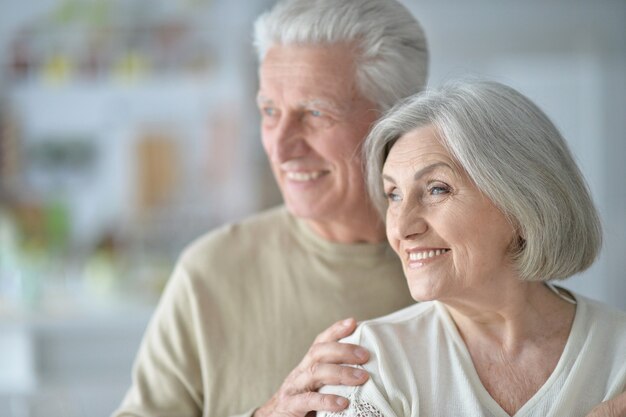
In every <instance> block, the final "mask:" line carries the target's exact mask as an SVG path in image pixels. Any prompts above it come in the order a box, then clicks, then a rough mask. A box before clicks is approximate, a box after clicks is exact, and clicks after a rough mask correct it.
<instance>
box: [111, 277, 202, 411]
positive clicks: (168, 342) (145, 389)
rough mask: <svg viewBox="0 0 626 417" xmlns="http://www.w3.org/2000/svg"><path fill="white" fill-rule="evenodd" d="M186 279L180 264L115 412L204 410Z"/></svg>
mask: <svg viewBox="0 0 626 417" xmlns="http://www.w3.org/2000/svg"><path fill="white" fill-rule="evenodd" d="M190 291H191V289H190V285H189V279H188V276H187V274H186V272H185V270H184V269H183V268H182V267H181V266H178V267H177V268H176V269H175V271H174V273H173V275H172V277H171V278H170V280H169V282H168V285H167V287H166V289H165V291H164V293H163V296H162V297H161V300H160V302H159V305H158V307H157V309H156V311H155V313H154V315H153V317H152V319H151V321H150V324H149V325H148V328H147V330H146V333H145V335H144V338H143V341H142V344H141V346H140V348H139V352H138V354H137V357H136V359H135V363H134V366H133V378H132V385H131V387H130V389H129V390H128V392H127V394H126V397H125V398H124V400H123V402H122V404H121V406H120V408H119V409H118V410H117V411H116V412H115V413H114V414H113V416H114V417H130V416H133V417H143V416H166V415H177V416H184V417H195V416H198V417H199V416H200V415H201V414H202V403H203V399H202V383H201V381H202V378H201V375H200V364H199V359H198V358H199V355H198V344H197V341H196V339H195V336H194V326H195V325H196V323H194V320H195V315H194V314H193V308H194V302H193V297H192V294H190Z"/></svg>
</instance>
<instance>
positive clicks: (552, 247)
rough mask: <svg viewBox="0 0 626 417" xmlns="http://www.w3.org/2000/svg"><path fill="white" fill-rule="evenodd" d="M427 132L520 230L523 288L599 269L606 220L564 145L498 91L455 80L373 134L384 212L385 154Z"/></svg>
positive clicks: (541, 120)
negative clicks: (402, 139) (528, 283)
mask: <svg viewBox="0 0 626 417" xmlns="http://www.w3.org/2000/svg"><path fill="white" fill-rule="evenodd" d="M427 125H432V126H434V128H435V129H436V131H437V135H438V138H439V140H440V141H441V143H442V145H443V146H444V147H446V149H447V150H448V151H449V152H450V154H451V155H452V157H453V158H454V159H455V160H456V162H457V163H458V164H459V165H460V166H461V167H462V168H463V169H464V170H465V171H466V172H467V174H468V176H469V177H470V178H471V180H472V181H473V182H474V183H475V184H476V186H477V187H478V189H479V190H480V191H481V192H482V193H483V194H485V195H486V196H487V197H488V198H489V199H491V201H492V202H493V203H494V204H495V205H496V206H497V207H499V208H500V210H502V212H503V213H504V214H505V215H506V216H507V217H508V218H509V220H510V221H511V222H512V224H513V225H514V226H515V227H516V230H517V231H518V234H519V238H518V240H517V242H514V245H513V248H512V257H513V262H514V264H515V266H516V268H517V271H518V273H519V274H520V277H521V278H522V279H524V280H529V281H547V280H549V279H564V278H567V277H569V276H571V275H573V274H575V273H577V272H580V271H583V270H585V269H586V268H588V267H589V266H590V265H591V264H592V263H593V261H594V260H595V258H596V256H597V254H598V252H599V250H600V246H601V241H602V230H601V226H600V220H599V218H598V214H597V212H596V209H595V207H594V205H593V202H592V199H591V197H590V195H589V191H588V189H587V186H586V184H585V180H584V179H583V176H582V174H581V172H580V170H579V169H578V167H577V165H576V163H575V162H574V159H573V157H572V155H571V153H570V150H569V149H568V147H567V144H566V143H565V141H564V140H563V138H562V136H561V134H560V133H559V131H558V130H557V128H556V127H555V126H554V124H553V123H552V122H551V121H550V120H549V119H548V118H547V116H546V115H545V114H544V113H543V112H542V111H541V110H540V109H539V108H538V107H537V106H536V105H535V104H534V103H533V102H531V101H530V100H529V99H528V98H526V97H525V96H523V95H522V94H520V93H519V92H517V91H516V90H514V89H513V88H510V87H507V86H505V85H502V84H499V83H496V82H489V81H457V82H453V83H448V84H446V85H445V86H443V87H442V88H440V89H437V90H429V91H426V92H424V93H422V94H417V95H415V96H413V97H410V98H408V99H405V100H404V101H403V102H401V103H399V104H397V106H396V107H394V108H393V109H391V110H390V111H389V112H388V113H387V114H386V115H385V116H384V117H383V118H382V119H381V120H380V121H379V122H378V123H377V124H376V125H375V126H374V127H373V129H372V131H371V132H370V134H369V136H368V138H367V139H366V142H365V153H366V156H365V158H366V163H367V170H368V172H367V182H368V187H369V191H370V194H371V196H372V199H373V200H374V202H375V204H376V205H377V207H378V209H379V210H380V211H381V213H384V212H385V211H386V205H387V202H386V200H385V198H384V196H383V194H384V193H383V188H382V180H381V172H382V169H383V165H384V163H385V159H386V158H387V155H388V154H389V150H390V149H391V147H392V146H393V145H394V143H395V142H396V141H397V140H398V139H399V138H400V137H401V136H403V135H405V134H406V133H408V132H410V131H412V130H414V129H417V128H419V127H423V126H427Z"/></svg>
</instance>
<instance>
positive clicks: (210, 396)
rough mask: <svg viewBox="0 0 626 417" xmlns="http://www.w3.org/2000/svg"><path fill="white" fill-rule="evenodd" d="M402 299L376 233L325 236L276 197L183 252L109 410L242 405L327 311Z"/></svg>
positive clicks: (377, 309) (227, 410)
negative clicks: (362, 238)
mask: <svg viewBox="0 0 626 417" xmlns="http://www.w3.org/2000/svg"><path fill="white" fill-rule="evenodd" d="M412 303H413V300H412V299H411V297H410V294H409V291H408V288H407V284H406V282H405V279H404V277H403V274H402V269H401V266H400V262H399V261H398V260H397V259H396V257H395V254H393V252H392V251H391V250H390V249H389V247H388V245H387V244H386V243H381V244H374V245H372V244H354V245H345V244H336V243H331V242H327V241H325V240H323V239H321V238H320V237H318V236H317V235H315V234H314V233H313V232H312V231H310V229H309V228H308V227H307V226H306V225H305V224H304V223H303V222H302V221H300V220H297V219H295V218H294V217H293V216H291V215H289V214H288V212H287V211H286V209H285V208H284V207H280V208H277V209H273V210H270V211H267V212H265V213H262V214H260V215H257V216H254V217H252V218H250V219H248V220H246V221H243V222H241V223H239V224H234V225H229V226H226V227H223V228H221V229H219V230H217V231H214V232H212V233H209V234H207V235H205V236H204V237H202V238H200V239H199V240H198V241H196V242H195V243H193V244H192V245H191V246H190V247H189V248H188V249H187V250H186V251H185V252H184V253H183V255H182V257H181V259H180V261H179V263H178V265H177V266H176V269H175V270H174V273H173V275H172V277H171V278H170V281H169V283H168V285H167V287H166V290H165V292H164V294H163V296H162V299H161V301H160V303H159V306H158V307H157V310H156V312H155V314H154V316H153V318H152V321H151V323H150V325H149V326H148V329H147V331H146V334H145V336H144V340H143V342H142V345H141V347H140V350H139V353H138V356H137V358H136V362H135V366H134V371H133V384H132V386H131V388H130V390H129V391H128V393H127V395H126V398H125V399H124V401H123V403H122V405H121V407H120V409H119V410H118V411H117V412H116V413H115V414H114V416H118V417H121V416H181V417H182V416H201V415H202V416H211V417H222V416H223V417H225V416H231V415H235V414H239V413H249V412H250V411H251V410H253V409H254V408H256V407H258V406H260V405H261V404H263V403H264V402H265V401H266V400H267V399H269V397H270V396H271V395H272V394H273V393H274V392H275V391H276V390H277V389H278V388H279V386H280V385H281V383H282V381H283V380H284V378H285V377H286V376H287V374H288V373H289V372H290V371H291V370H292V369H293V368H294V367H295V366H296V365H297V364H298V363H299V362H300V360H301V359H302V357H303V356H304V354H305V353H306V351H307V350H308V348H309V347H310V345H311V343H312V342H313V339H314V338H315V336H316V335H317V334H318V333H319V332H321V331H322V330H323V329H325V328H326V327H328V326H329V325H330V324H331V323H333V322H335V321H337V320H340V319H343V318H346V317H355V318H356V319H357V320H364V319H369V318H373V317H376V316H380V315H384V314H387V313H390V312H392V311H394V310H398V309H400V308H402V307H405V306H407V305H409V304H412Z"/></svg>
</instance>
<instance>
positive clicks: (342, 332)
mask: <svg viewBox="0 0 626 417" xmlns="http://www.w3.org/2000/svg"><path fill="white" fill-rule="evenodd" d="M354 329H356V320H355V319H353V318H349V319H345V320H341V321H338V322H336V323H334V324H333V325H331V326H330V327H329V328H327V329H326V330H324V331H323V332H322V333H320V334H319V335H317V337H316V338H315V342H314V343H324V342H333V341H337V340H339V339H343V338H344V337H346V336H350V335H351V334H352V332H354Z"/></svg>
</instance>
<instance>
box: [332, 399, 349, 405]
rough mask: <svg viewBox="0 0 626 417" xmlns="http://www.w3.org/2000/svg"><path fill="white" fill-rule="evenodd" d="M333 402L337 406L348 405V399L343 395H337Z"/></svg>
mask: <svg viewBox="0 0 626 417" xmlns="http://www.w3.org/2000/svg"><path fill="white" fill-rule="evenodd" d="M335 402H336V403H337V405H338V406H340V407H347V406H348V400H346V399H345V398H343V397H339V398H337V399H336V400H335Z"/></svg>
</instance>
